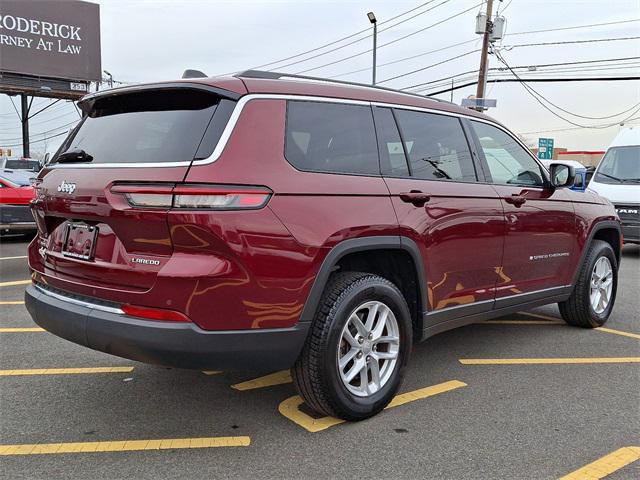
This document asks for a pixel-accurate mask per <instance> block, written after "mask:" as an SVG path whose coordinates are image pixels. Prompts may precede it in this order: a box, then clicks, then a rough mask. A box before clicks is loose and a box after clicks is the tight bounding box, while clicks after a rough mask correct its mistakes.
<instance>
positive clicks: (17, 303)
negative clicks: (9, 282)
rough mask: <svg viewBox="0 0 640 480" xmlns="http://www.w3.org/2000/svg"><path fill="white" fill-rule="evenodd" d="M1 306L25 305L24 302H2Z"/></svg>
mask: <svg viewBox="0 0 640 480" xmlns="http://www.w3.org/2000/svg"><path fill="white" fill-rule="evenodd" d="M0 305H24V300H6V301H2V302H0Z"/></svg>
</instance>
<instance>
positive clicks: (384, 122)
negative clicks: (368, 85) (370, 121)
mask: <svg viewBox="0 0 640 480" xmlns="http://www.w3.org/2000/svg"><path fill="white" fill-rule="evenodd" d="M373 113H374V117H375V119H376V133H377V134H378V150H379V151H380V170H381V171H382V174H383V175H387V176H390V177H407V176H409V167H408V166H407V157H405V155H404V148H403V147H402V140H401V138H400V132H398V126H397V125H396V121H395V119H394V118H393V112H392V111H391V109H390V108H384V107H374V109H373Z"/></svg>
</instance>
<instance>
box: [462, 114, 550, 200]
mask: <svg viewBox="0 0 640 480" xmlns="http://www.w3.org/2000/svg"><path fill="white" fill-rule="evenodd" d="M475 120H476V119H475V118H466V119H465V121H466V122H467V123H468V129H469V131H470V133H471V135H472V137H473V142H474V144H475V146H476V149H477V151H478V159H479V160H480V163H481V165H482V170H483V171H484V172H485V182H486V183H487V184H489V185H500V186H503V187H523V188H539V189H542V190H546V189H549V188H550V186H551V181H550V180H549V177H548V172H547V169H546V168H544V166H543V165H542V163H540V161H539V160H538V159H537V158H536V157H535V155H533V153H532V152H531V150H529V149H528V148H527V147H526V145H524V144H523V143H522V142H521V141H520V139H519V138H517V137H515V136H513V135H512V134H511V133H510V132H509V131H508V130H506V129H504V128H500V127H499V125H497V124H495V123H492V122H481V123H486V124H488V125H489V126H492V127H495V128H497V129H498V130H501V131H502V132H504V133H505V134H506V135H507V136H508V137H509V138H511V139H512V140H515V142H516V144H518V145H520V146H521V147H522V149H523V150H524V151H525V152H526V153H527V154H529V157H531V159H532V160H533V161H534V162H535V164H536V165H538V168H540V176H541V177H542V185H528V184H523V183H499V182H494V181H493V177H492V176H491V170H490V169H489V163H488V162H487V158H486V156H485V154H484V150H483V148H482V144H481V143H480V137H478V134H477V133H476V131H475V129H474V128H473V125H472V123H471V122H472V121H475Z"/></svg>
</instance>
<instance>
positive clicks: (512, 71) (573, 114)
mask: <svg viewBox="0 0 640 480" xmlns="http://www.w3.org/2000/svg"><path fill="white" fill-rule="evenodd" d="M496 56H497V57H498V60H500V61H501V62H502V63H504V65H505V66H506V67H507V68H508V69H509V71H510V72H511V73H512V74H513V76H514V77H516V78H518V79H520V77H518V75H517V74H516V73H515V71H514V70H513V68H512V67H510V66H509V64H508V63H507V61H506V60H505V59H504V57H502V55H500V54H499V53H496ZM528 88H529V89H531V91H533V92H534V93H535V94H536V95H538V96H539V97H540V98H542V99H543V100H544V101H545V102H547V103H548V104H549V105H552V106H554V107H555V108H557V109H558V110H560V111H561V112H564V113H568V114H569V115H572V116H574V117H578V118H584V119H586V120H607V119H609V118H614V117H619V116H620V115H623V114H625V113H628V112H630V111H631V110H634V109H636V107H640V102H638V103H636V104H635V105H634V106H632V107H631V108H628V109H627V110H624V111H622V112H618V113H615V114H613V115H605V116H602V117H592V116H589V115H581V114H578V113H573V112H570V111H569V110H566V109H565V108H562V107H560V106H559V105H557V104H555V103H553V102H552V101H551V100H549V99H547V98H545V97H544V96H543V95H542V94H541V93H540V92H538V91H536V90H535V89H534V88H533V87H531V86H528Z"/></svg>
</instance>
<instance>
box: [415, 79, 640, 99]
mask: <svg viewBox="0 0 640 480" xmlns="http://www.w3.org/2000/svg"><path fill="white" fill-rule="evenodd" d="M630 80H640V76H638V75H635V76H616V77H601V76H600V77H579V78H576V77H571V78H567V77H561V78H555V77H551V78H524V79H520V80H518V79H516V78H495V79H491V80H488V81H487V83H514V82H517V83H521V82H530V83H561V82H601V81H621V82H623V81H630ZM477 83H478V80H477V79H476V80H474V81H472V82H469V83H465V84H463V85H456V86H454V87H449V88H445V89H442V90H438V91H437V92H431V93H429V94H428V95H427V96H428V97H433V96H435V95H440V94H442V93H449V92H451V91H454V90H460V89H461V88H466V87H470V86H472V85H476V84H477Z"/></svg>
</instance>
